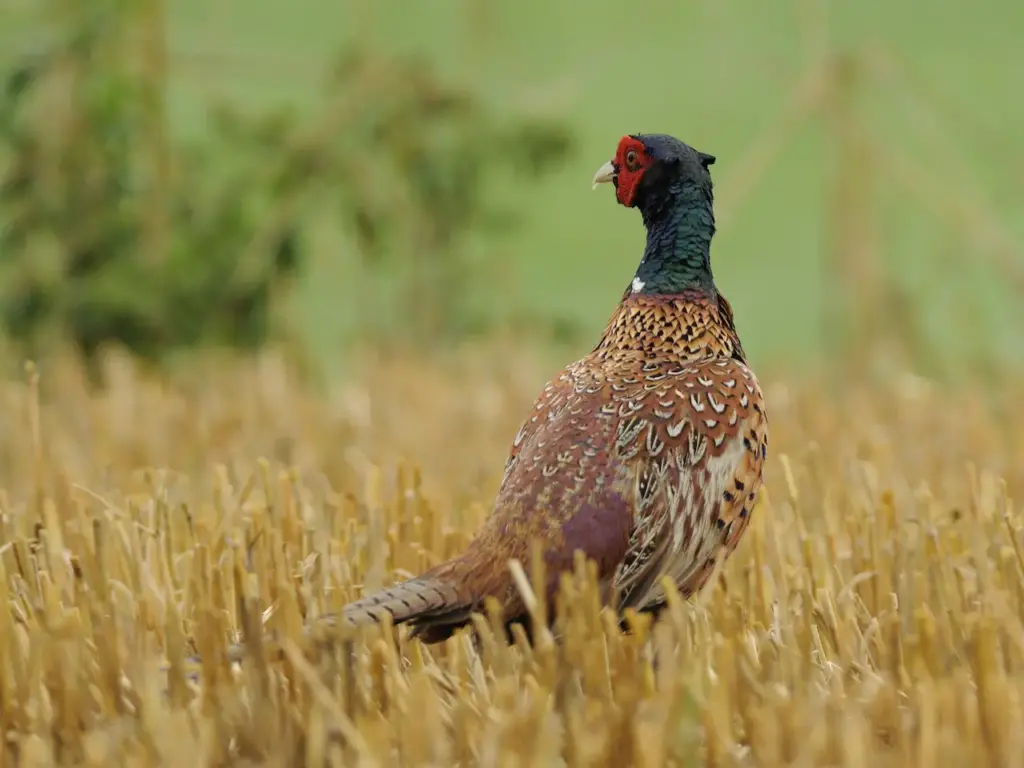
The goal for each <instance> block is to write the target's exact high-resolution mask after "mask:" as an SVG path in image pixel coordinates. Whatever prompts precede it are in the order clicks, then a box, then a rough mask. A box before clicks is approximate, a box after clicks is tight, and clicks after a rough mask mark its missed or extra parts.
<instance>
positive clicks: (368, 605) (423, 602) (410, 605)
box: [188, 575, 468, 664]
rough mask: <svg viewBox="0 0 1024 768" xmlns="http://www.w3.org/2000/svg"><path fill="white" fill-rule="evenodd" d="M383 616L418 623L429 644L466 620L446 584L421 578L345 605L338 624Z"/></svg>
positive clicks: (331, 621) (328, 622)
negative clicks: (441, 629) (386, 615)
mask: <svg viewBox="0 0 1024 768" xmlns="http://www.w3.org/2000/svg"><path fill="white" fill-rule="evenodd" d="M386 613H387V614H391V621H392V623H393V624H395V625H398V624H402V623H405V622H414V623H416V624H420V623H422V624H423V627H422V629H425V630H427V631H425V632H423V633H422V635H423V639H424V640H425V641H426V642H431V638H435V637H436V639H443V638H444V637H445V636H447V634H449V633H450V628H452V627H454V626H457V625H458V624H460V623H462V621H463V620H465V618H466V617H468V606H467V604H466V603H465V601H463V600H462V599H460V596H459V594H458V592H457V591H456V589H455V588H454V587H452V586H451V585H450V584H449V583H448V582H446V581H445V580H443V579H441V578H437V577H433V576H429V575H423V576H420V577H417V578H415V579H410V580H408V581H403V582H400V583H398V584H395V585H394V586H392V587H388V588H387V589H382V590H380V591H377V592H374V593H372V594H369V595H367V596H365V597H363V598H360V599H359V600H356V601H354V602H351V603H349V604H348V605H346V606H345V607H344V608H343V609H342V612H341V623H343V624H346V625H348V626H350V627H358V626H369V625H373V624H379V623H380V622H381V621H382V619H383V617H384V614H386ZM316 623H317V624H318V625H319V626H327V627H331V626H336V625H337V624H338V623H339V622H338V615H337V614H327V615H325V616H322V617H321V618H319V619H318V620H317V622H316ZM435 625H439V626H441V627H444V628H446V630H447V631H442V632H441V633H440V634H438V633H437V632H436V631H435V632H431V629H432V628H433V627H434V626H435ZM420 629H421V627H419V626H417V630H420ZM308 631H309V628H307V632H308ZM417 634H421V633H420V632H417ZM245 652H246V647H245V644H244V643H233V644H232V645H230V646H228V649H227V657H228V660H229V661H230V662H238V661H241V660H242V658H243V657H244V656H245ZM188 661H189V662H191V663H193V664H199V663H200V661H201V660H200V658H199V657H198V656H192V657H190V658H189V659H188Z"/></svg>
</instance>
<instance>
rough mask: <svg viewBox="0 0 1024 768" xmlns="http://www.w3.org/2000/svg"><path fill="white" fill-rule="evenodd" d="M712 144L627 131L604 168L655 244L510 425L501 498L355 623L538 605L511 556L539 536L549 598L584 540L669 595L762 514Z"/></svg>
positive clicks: (616, 589)
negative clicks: (718, 259)
mask: <svg viewBox="0 0 1024 768" xmlns="http://www.w3.org/2000/svg"><path fill="white" fill-rule="evenodd" d="M714 161H715V158H714V157H713V156H712V155H708V154H705V153H703V152H699V151H697V150H695V149H693V148H692V147H690V146H688V145H687V144H684V143H683V142H681V141H679V140H678V139H676V138H674V137H672V136H667V135H663V134H640V135H630V136H624V137H623V138H622V139H621V140H620V141H619V145H618V148H617V151H616V153H615V157H614V159H613V160H610V161H609V162H607V163H605V164H604V165H603V166H602V167H601V168H600V169H599V170H598V171H597V174H596V175H595V176H594V179H593V181H594V187H595V188H597V186H598V184H601V183H608V182H610V183H611V184H612V185H613V186H614V188H615V196H616V199H617V200H618V202H619V203H620V204H621V205H623V206H625V207H627V208H639V209H640V213H641V215H642V217H643V222H644V226H645V227H646V229H647V244H646V247H645V248H644V252H643V257H642V258H641V260H640V265H639V267H638V268H637V270H636V273H635V275H634V276H633V278H632V281H631V282H630V284H629V286H628V287H627V288H626V291H625V293H624V294H623V296H622V300H621V302H620V303H619V305H618V307H617V308H616V309H615V312H614V313H613V314H612V317H611V319H610V321H609V322H608V325H607V327H606V328H605V330H604V333H603V334H602V336H601V339H600V341H599V342H598V344H597V346H595V347H594V349H593V350H592V351H591V352H590V353H589V354H588V355H586V356H585V357H583V358H582V359H580V360H578V361H576V362H575V363H572V364H571V365H569V366H568V367H567V368H565V369H564V370H563V371H562V372H561V373H560V374H559V375H558V376H557V378H555V379H554V380H553V381H551V382H550V383H548V384H547V386H545V387H544V390H543V391H542V392H541V394H540V397H539V398H538V399H537V401H536V403H535V404H534V406H533V410H532V411H531V412H530V414H529V416H528V417H527V418H526V420H525V422H524V423H523V425H522V427H521V428H520V429H519V432H518V433H517V434H516V435H515V438H514V440H513V442H512V448H511V451H510V454H509V457H508V460H507V462H506V464H505V473H504V477H503V479H502V482H501V485H500V487H499V490H498V495H497V499H496V501H495V505H494V510H493V512H492V513H491V515H490V517H489V518H488V519H487V521H486V522H485V523H484V525H483V527H482V529H481V530H480V531H479V532H478V533H477V534H476V536H475V537H474V538H473V539H472V540H471V542H470V543H469V545H468V546H467V548H466V549H465V551H464V552H462V554H460V555H458V556H456V557H454V558H452V559H450V560H447V561H446V562H443V563H441V564H440V565H437V566H436V567H434V568H432V569H430V570H429V571H427V572H426V573H423V574H422V575H420V576H418V577H416V578H413V579H410V580H408V581H404V582H401V583H399V584H397V585H395V586H393V587H390V588H388V589H385V590H382V591H380V592H376V593H374V594H370V595H368V596H366V597H363V598H362V599H360V600H357V601H355V602H353V603H350V604H349V605H347V606H346V607H345V608H344V610H343V614H342V620H343V621H345V622H347V623H349V624H364V623H369V622H375V621H378V622H379V621H380V617H381V615H382V614H383V613H385V612H387V613H390V614H391V617H392V619H393V622H394V623H395V624H401V623H406V622H408V623H409V624H410V625H411V626H412V628H413V635H414V636H419V637H420V639H421V640H423V641H424V642H428V643H432V642H437V641H440V640H443V639H445V638H447V637H448V636H449V635H451V634H452V632H453V631H454V630H455V629H457V628H458V627H460V626H462V625H464V624H466V623H467V622H468V621H469V618H470V615H471V614H472V613H473V612H474V611H477V610H479V609H481V607H482V604H483V600H484V598H485V597H487V596H493V597H494V598H496V599H497V600H498V601H499V604H500V605H501V606H502V608H503V615H504V618H505V620H506V622H513V621H516V620H520V619H522V620H524V621H525V620H526V617H527V611H526V607H525V605H524V602H523V599H522V597H521V595H520V593H519V591H518V590H517V588H516V586H515V584H514V582H513V578H512V575H511V573H510V570H509V568H508V562H509V560H510V559H511V558H517V559H519V560H520V561H521V562H524V563H526V562H529V557H530V553H531V551H530V550H531V545H532V542H533V541H538V542H540V544H541V548H542V552H543V557H544V561H545V566H546V567H545V572H546V574H547V578H548V581H547V584H546V588H547V590H548V597H549V599H554V598H555V596H556V593H557V586H558V583H559V577H560V574H561V573H562V572H563V571H566V570H569V569H571V568H572V567H573V559H574V552H575V551H576V550H581V551H582V552H583V553H584V555H586V556H587V557H588V558H589V559H591V560H593V561H594V562H595V563H596V566H597V574H598V579H599V582H600V586H601V588H602V591H603V595H604V597H605V598H606V599H608V598H610V597H611V595H612V594H613V593H614V594H615V595H617V597H618V605H619V607H620V608H621V609H624V608H627V607H634V608H636V609H637V610H640V611H657V610H658V609H659V607H660V606H661V605H662V604H663V603H664V601H665V596H664V592H663V588H662V585H661V577H662V576H663V575H667V576H668V577H669V578H670V579H671V580H672V582H674V583H675V585H676V586H677V588H678V589H679V591H680V592H681V593H682V594H683V595H684V596H690V595H693V594H694V593H696V592H697V591H698V590H700V589H701V587H702V586H703V585H704V584H705V582H706V581H707V580H708V578H709V576H710V575H711V573H712V570H713V568H714V565H715V561H716V558H717V557H722V558H726V557H728V556H729V555H730V554H731V553H732V552H733V550H734V549H735V547H736V545H737V543H738V542H739V540H740V537H741V536H742V535H743V532H744V531H745V530H746V528H747V525H748V523H749V521H750V512H751V509H752V507H753V504H754V501H755V498H756V495H757V492H758V489H759V488H760V486H761V482H762V467H763V465H764V462H765V459H766V457H767V452H768V418H767V413H766V409H765V403H764V399H763V397H762V394H761V389H760V387H759V385H758V382H757V379H756V377H755V376H754V372H753V371H752V370H751V369H750V367H749V366H748V365H747V361H746V356H745V355H744V352H743V347H742V345H741V343H740V339H739V337H738V335H737V333H736V328H735V325H734V322H733V314H732V309H731V307H730V305H729V302H728V301H726V299H725V297H724V296H722V294H721V293H719V292H718V289H717V288H716V286H715V282H714V279H713V277H712V273H711V261H710V246H711V239H712V236H713V235H714V233H715V218H714V211H713V195H712V184H711V175H710V172H709V167H710V166H711V165H712V163H714Z"/></svg>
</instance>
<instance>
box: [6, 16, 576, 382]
mask: <svg viewBox="0 0 1024 768" xmlns="http://www.w3.org/2000/svg"><path fill="white" fill-rule="evenodd" d="M136 5H137V4H136ZM53 6H54V9H56V10H57V11H59V13H55V14H54V15H55V16H56V17H57V18H58V19H59V22H60V23H59V24H55V25H54V26H55V27H57V28H59V29H60V30H61V31H62V33H63V37H60V36H58V37H57V38H55V39H54V40H53V41H52V42H51V44H50V45H49V47H48V48H47V49H46V50H44V51H43V52H42V53H37V54H33V55H31V56H25V57H23V58H22V59H21V60H19V61H17V62H16V63H15V64H14V65H13V66H12V67H10V68H9V69H8V71H7V72H6V73H3V81H2V93H0V323H2V325H3V329H4V331H5V333H6V334H7V335H8V336H9V337H10V338H11V339H12V340H13V341H15V342H17V343H18V344H19V345H20V346H21V348H22V350H23V351H24V352H25V353H26V354H29V355H32V356H37V355H40V354H43V353H45V350H46V347H47V345H48V344H49V343H51V342H52V341H55V340H62V339H67V338H70V339H71V340H72V341H73V342H74V343H75V344H76V346H77V348H78V349H79V350H80V351H81V353H82V355H83V357H84V358H85V360H86V361H87V362H89V363H91V362H92V361H93V359H94V357H95V355H96V354H97V352H98V351H99V350H100V349H101V348H102V346H103V345H104V344H107V343H117V344H121V345H124V346H126V347H127V348H129V349H130V350H131V351H132V352H133V353H135V354H136V355H139V356H141V357H143V358H146V359H149V360H153V361H159V360H161V359H163V358H165V357H166V355H167V354H168V353H170V352H173V351H175V350H179V349H186V348H192V347H195V346H198V345H218V346H229V347H235V348H243V349H245V348H255V347H258V346H260V345H261V344H263V343H264V342H266V341H267V340H268V339H269V338H270V337H271V336H272V335H274V333H275V332H276V331H277V328H278V326H277V325H276V324H275V322H274V320H275V317H276V315H275V309H276V307H277V306H278V304H277V302H275V299H277V298H278V297H279V296H280V294H282V293H283V292H285V291H287V290H288V288H289V282H290V279H291V278H294V277H295V276H296V275H297V274H298V273H299V271H300V270H301V269H302V267H303V264H304V263H306V261H307V257H308V253H307V251H308V246H307V245H306V242H307V240H308V238H307V237H306V236H305V233H306V231H307V229H308V226H309V223H310V216H311V212H312V211H314V210H318V209H319V210H320V211H322V210H324V207H325V205H326V206H328V207H329V208H330V209H331V210H332V212H333V215H334V216H335V217H336V218H337V219H338V220H340V225H341V227H342V228H343V229H344V230H345V231H346V232H347V233H348V234H349V235H350V236H351V237H352V238H353V239H354V240H355V242H356V243H357V244H358V248H359V252H360V257H361V258H360V260H361V262H362V264H363V268H364V269H368V270H371V271H374V270H380V271H385V272H387V273H388V274H389V275H392V276H397V286H396V287H397V290H396V292H395V293H394V294H393V296H392V297H391V300H392V301H393V306H391V307H390V308H389V310H388V315H389V316H390V317H392V318H398V319H399V321H400V322H399V325H400V326H402V327H404V328H405V329H415V330H417V331H419V332H421V333H422V334H424V335H428V336H429V337H431V338H434V337H438V336H444V335H447V334H452V333H458V332H459V331H460V322H461V320H460V317H461V315H462V314H463V312H464V308H463V307H462V306H461V305H460V297H463V296H464V295H465V293H466V291H467V289H468V288H469V287H470V283H471V281H472V280H473V279H476V276H475V270H474V268H473V266H472V265H471V264H469V263H468V262H467V261H466V260H465V258H464V256H463V249H461V248H460V242H461V241H462V240H463V239H464V237H465V236H466V234H467V233H468V232H470V231H474V230H475V231H479V230H481V229H484V228H487V227H488V226H495V225H500V224H506V225H507V224H509V223H510V222H513V220H512V219H511V218H510V217H509V215H508V212H507V211H502V210H492V209H490V208H488V207H487V205H486V199H487V194H486V181H487V177H488V176H489V175H490V174H491V172H492V170H494V169H496V168H497V167H498V166H499V165H501V164H502V163H506V164H508V165H510V166H511V167H512V168H514V169H517V170H521V171H523V172H524V173H525V174H526V175H527V176H528V177H531V178H532V177H535V176H536V175H538V174H539V173H540V172H542V171H543V170H545V169H547V168H550V167H552V166H553V165H554V164H555V163H556V162H557V161H559V160H560V159H561V158H562V157H563V156H564V155H565V153H566V151H567V149H568V146H569V141H568V137H567V136H566V134H565V132H564V130H563V129H562V128H561V127H560V126H558V125H549V124H546V123H544V122H541V121H531V120H526V121H523V120H520V119H515V118H510V117H509V116H507V115H496V114H493V113H492V112H490V111H489V110H487V109H485V108H484V107H483V106H482V104H481V103H480V102H479V101H478V100H477V99H476V98H474V97H473V96H472V95H471V94H468V93H466V92H464V91H462V90H459V89H458V88H454V87H452V86H450V85H447V84H445V83H443V82H440V81H439V80H438V79H437V78H436V77H435V76H434V75H433V74H432V73H431V72H430V71H429V69H428V68H427V67H425V66H424V65H423V63H422V62H417V61H402V60H391V59H384V58H381V57H378V56H371V55H365V54H361V53H357V52H347V53H346V54H345V55H343V56H342V57H341V58H340V64H339V66H337V67H336V68H335V69H334V70H333V71H332V72H331V73H330V76H329V78H328V82H327V87H326V89H325V93H324V98H323V102H322V107H321V109H320V110H319V113H318V114H316V113H315V114H313V115H312V116H307V117H306V118H304V119H301V120H300V119H299V118H298V117H297V116H295V115H294V114H290V113H286V112H275V113H271V114H262V115H242V114H239V113H237V112H234V111H232V110H230V109H226V108H223V109H220V110H218V111H216V112H215V113H214V119H213V120H212V121H211V127H210V130H209V131H208V133H207V134H206V135H204V136H203V137H202V138H201V139H200V140H199V141H197V142H195V143H193V144H190V145H185V144H182V143H181V142H178V141H175V140H173V139H166V138H165V137H164V136H163V133H164V132H165V131H164V128H165V127H164V126H163V116H162V114H160V115H159V117H158V118H157V120H156V121H154V118H153V111H152V110H153V107H152V105H153V104H154V103H157V104H158V103H159V101H160V99H154V98H153V90H152V89H158V91H159V92H160V93H161V94H162V89H163V85H164V84H163V83H162V82H160V81H154V80H153V78H152V76H147V75H145V74H143V73H145V72H146V68H145V67H140V66H137V64H138V62H133V61H132V57H131V56H126V55H125V51H126V50H129V51H130V50H131V49H130V47H128V44H127V43H128V41H130V40H132V39H133V30H132V28H131V27H132V25H133V24H134V25H136V26H137V25H138V24H139V23H140V22H139V20H138V18H137V14H136V15H132V14H130V13H128V11H126V4H125V3H122V2H113V1H111V0H105V1H102V0H97V1H96V2H95V3H90V4H86V5H78V4H63V5H60V4H58V0H54V3H53ZM137 31H138V30H135V32H136V33H137ZM160 98H162V96H161V97H160ZM159 168H163V169H165V172H164V173H162V174H161V173H160V172H158V171H157V170H155V169H159ZM167 169H169V170H167ZM339 213H340V216H339V215H338V214H339ZM375 330H378V331H379V330H381V329H374V328H373V327H372V326H370V327H368V328H367V333H369V334H372V333H374V331H375Z"/></svg>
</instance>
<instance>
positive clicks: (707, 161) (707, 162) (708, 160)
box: [697, 152, 715, 170]
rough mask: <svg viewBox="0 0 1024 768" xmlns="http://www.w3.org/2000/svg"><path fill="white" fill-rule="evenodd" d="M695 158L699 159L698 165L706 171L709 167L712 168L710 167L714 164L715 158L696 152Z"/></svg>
mask: <svg viewBox="0 0 1024 768" xmlns="http://www.w3.org/2000/svg"><path fill="white" fill-rule="evenodd" d="M697 157H699V158H700V164H701V165H703V166H704V169H705V170H707V168H708V167H709V166H712V165H714V164H715V156H714V155H708V154H705V153H704V152H698V153H697Z"/></svg>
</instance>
